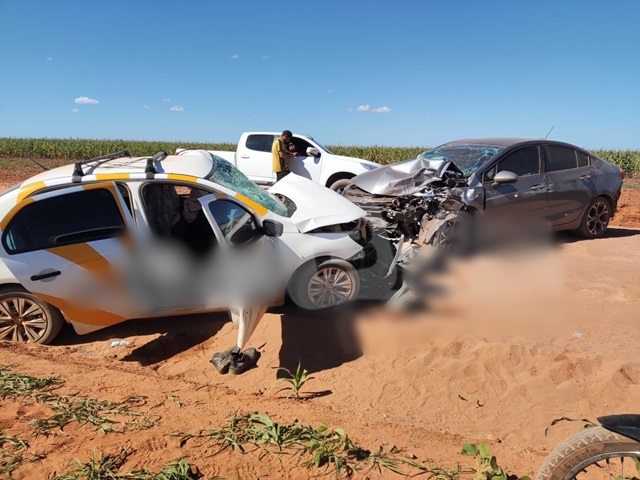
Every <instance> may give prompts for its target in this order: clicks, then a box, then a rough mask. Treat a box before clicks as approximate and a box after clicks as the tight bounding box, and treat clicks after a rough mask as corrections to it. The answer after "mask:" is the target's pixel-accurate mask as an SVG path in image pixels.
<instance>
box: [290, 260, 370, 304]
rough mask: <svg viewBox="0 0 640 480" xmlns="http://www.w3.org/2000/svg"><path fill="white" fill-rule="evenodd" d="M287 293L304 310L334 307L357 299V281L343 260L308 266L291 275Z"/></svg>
mask: <svg viewBox="0 0 640 480" xmlns="http://www.w3.org/2000/svg"><path fill="white" fill-rule="evenodd" d="M288 290H289V296H290V297H291V300H293V301H294V303H295V304H296V305H298V306H299V307H301V308H304V309H305V310H319V309H322V308H328V307H336V306H338V305H342V304H344V303H348V302H351V301H353V300H355V299H356V298H357V297H358V293H359V291H360V277H359V276H358V272H357V271H356V269H355V267H354V266H353V265H351V264H350V263H349V262H347V261H345V260H340V259H337V258H336V259H330V260H325V261H323V262H321V263H320V264H318V265H316V264H315V263H314V262H310V263H307V264H305V265H303V266H302V267H300V269H299V270H298V271H297V272H296V273H295V274H294V276H293V278H292V279H291V281H290V282H289V289H288Z"/></svg>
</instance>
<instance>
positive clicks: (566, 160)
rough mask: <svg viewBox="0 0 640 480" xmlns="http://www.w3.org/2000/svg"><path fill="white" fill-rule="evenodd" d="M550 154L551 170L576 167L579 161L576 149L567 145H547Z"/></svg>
mask: <svg viewBox="0 0 640 480" xmlns="http://www.w3.org/2000/svg"><path fill="white" fill-rule="evenodd" d="M547 153H548V156H549V171H550V172H556V171H558V170H568V169H570V168H576V167H577V165H578V163H577V159H576V151H575V150H572V149H570V148H565V147H554V146H547Z"/></svg>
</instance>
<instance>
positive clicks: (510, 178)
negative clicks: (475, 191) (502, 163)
mask: <svg viewBox="0 0 640 480" xmlns="http://www.w3.org/2000/svg"><path fill="white" fill-rule="evenodd" d="M518 178H519V177H518V175H517V174H516V173H513V172H510V171H509V170H503V171H501V172H498V173H496V176H495V177H493V185H494V186H495V185H502V184H503V183H516V182H517V181H518Z"/></svg>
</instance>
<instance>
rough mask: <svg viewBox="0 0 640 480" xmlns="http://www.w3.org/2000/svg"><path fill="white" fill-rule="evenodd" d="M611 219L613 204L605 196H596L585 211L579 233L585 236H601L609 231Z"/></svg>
mask: <svg viewBox="0 0 640 480" xmlns="http://www.w3.org/2000/svg"><path fill="white" fill-rule="evenodd" d="M610 219H611V204H610V203H609V201H608V200H607V199H606V198H604V197H596V198H594V199H593V200H591V203H590V204H589V206H588V207H587V210H586V211H585V212H584V217H582V223H580V227H579V228H578V230H577V233H578V235H580V236H582V237H584V238H599V237H601V236H603V235H604V233H605V232H606V231H607V227H608V226H609V220H610Z"/></svg>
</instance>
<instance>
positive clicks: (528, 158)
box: [496, 147, 540, 177]
mask: <svg viewBox="0 0 640 480" xmlns="http://www.w3.org/2000/svg"><path fill="white" fill-rule="evenodd" d="M505 170H507V171H509V172H513V173H515V174H517V175H519V176H521V177H524V176H527V175H538V174H539V173H540V152H539V149H538V147H524V148H520V149H519V150H516V151H515V152H512V153H510V154H509V155H507V157H506V158H504V159H502V160H500V162H499V163H498V167H497V170H496V173H498V172H502V171H505Z"/></svg>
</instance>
